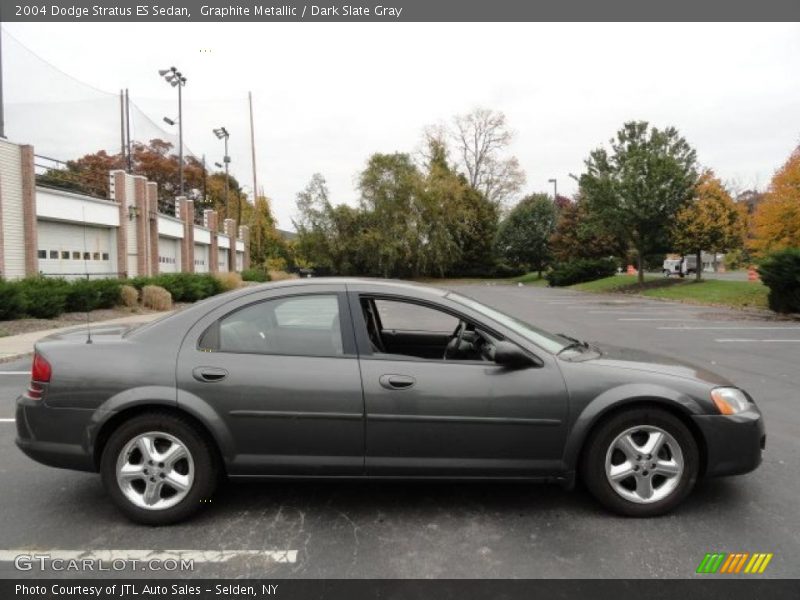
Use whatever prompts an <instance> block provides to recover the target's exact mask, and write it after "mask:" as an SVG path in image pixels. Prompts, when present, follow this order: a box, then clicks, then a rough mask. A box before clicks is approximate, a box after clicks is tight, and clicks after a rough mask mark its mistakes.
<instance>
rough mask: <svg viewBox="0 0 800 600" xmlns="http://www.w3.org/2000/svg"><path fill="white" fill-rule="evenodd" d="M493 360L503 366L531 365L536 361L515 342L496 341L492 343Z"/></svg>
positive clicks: (518, 366)
mask: <svg viewBox="0 0 800 600" xmlns="http://www.w3.org/2000/svg"><path fill="white" fill-rule="evenodd" d="M494 362H495V363H497V364H498V365H503V366H504V367H512V368H523V367H532V366H534V365H535V364H536V361H535V360H534V359H533V358H532V357H531V356H530V355H528V354H526V353H525V352H524V351H523V350H522V348H520V347H519V346H517V345H516V344H512V343H511V342H506V341H498V342H495V344H494Z"/></svg>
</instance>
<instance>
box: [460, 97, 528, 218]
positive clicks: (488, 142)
mask: <svg viewBox="0 0 800 600" xmlns="http://www.w3.org/2000/svg"><path fill="white" fill-rule="evenodd" d="M453 124H454V129H453V130H452V131H450V132H449V135H450V137H451V138H452V140H453V142H454V145H455V148H456V152H457V153H458V156H459V166H460V167H461V168H463V169H464V170H465V171H466V176H467V182H468V183H469V185H470V186H471V187H473V188H475V189H476V190H478V191H479V192H480V193H481V194H483V196H484V197H485V198H487V199H488V200H490V201H491V202H493V203H495V204H497V205H500V204H502V203H503V202H504V201H506V200H508V199H510V198H511V197H513V196H514V195H515V194H516V193H517V192H519V190H520V189H521V188H522V186H523V185H524V184H525V172H524V171H523V170H522V168H521V167H520V165H519V161H518V160H517V158H516V157H514V156H506V154H505V153H506V152H507V150H508V147H509V146H510V145H511V141H512V140H513V138H514V134H513V132H512V131H511V130H510V129H509V128H508V126H507V125H506V117H505V115H504V114H503V113H502V112H496V111H492V110H488V109H485V108H478V109H475V110H473V111H472V112H470V113H467V114H464V115H458V116H456V117H455V118H454V119H453Z"/></svg>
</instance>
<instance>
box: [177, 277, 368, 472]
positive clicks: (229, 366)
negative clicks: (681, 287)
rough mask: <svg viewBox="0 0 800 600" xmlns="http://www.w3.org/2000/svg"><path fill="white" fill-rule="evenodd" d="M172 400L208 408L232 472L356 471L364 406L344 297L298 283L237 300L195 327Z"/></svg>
mask: <svg viewBox="0 0 800 600" xmlns="http://www.w3.org/2000/svg"><path fill="white" fill-rule="evenodd" d="M178 388H179V396H178V402H179V404H186V405H191V406H194V407H195V410H202V411H207V412H208V411H211V417H210V418H209V416H208V415H207V416H206V420H212V421H214V420H217V423H218V424H221V425H220V427H221V429H222V431H223V432H224V435H225V436H226V438H227V439H226V440H225V441H226V442H227V443H223V444H221V445H222V446H223V451H226V450H227V452H228V454H229V456H228V457H227V458H228V461H229V473H230V474H231V475H340V474H350V475H354V474H355V475H358V474H362V473H363V468H364V457H363V453H364V421H363V413H364V404H363V397H362V393H361V378H360V374H359V365H358V359H357V357H356V353H355V346H354V342H353V334H352V326H351V323H350V318H349V311H348V309H347V306H346V298H345V295H344V294H343V293H341V292H340V291H339V286H332V285H319V286H313V287H312V286H304V287H303V288H302V293H296V292H295V293H292V292H291V288H283V289H281V290H272V291H270V292H264V293H263V294H254V295H252V296H246V297H244V298H239V299H237V300H236V301H234V302H232V303H231V304H230V305H229V306H225V307H222V308H218V309H216V310H215V311H214V313H213V314H211V315H208V316H207V317H206V318H205V319H203V320H201V321H200V322H199V323H198V325H197V326H195V327H194V328H193V329H192V331H190V334H189V335H188V336H187V338H186V341H185V342H184V344H183V347H182V349H181V353H180V357H179V361H178Z"/></svg>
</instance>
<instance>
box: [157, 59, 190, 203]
mask: <svg viewBox="0 0 800 600" xmlns="http://www.w3.org/2000/svg"><path fill="white" fill-rule="evenodd" d="M158 74H159V75H161V77H163V78H164V79H165V80H166V82H167V83H169V84H170V85H171V86H172V87H177V88H178V172H179V174H180V181H181V183H180V195H181V196H183V94H182V92H181V90H182V89H183V86H185V85H186V77H184V76H183V75H182V74H181V72H180V71H178V69H176V68H175V67H170V68H169V69H161V70H159V71H158ZM165 121H166V118H165Z"/></svg>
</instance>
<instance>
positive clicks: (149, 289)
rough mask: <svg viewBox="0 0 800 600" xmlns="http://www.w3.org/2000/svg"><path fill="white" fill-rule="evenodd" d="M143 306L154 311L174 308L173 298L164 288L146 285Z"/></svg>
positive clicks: (143, 292)
mask: <svg viewBox="0 0 800 600" xmlns="http://www.w3.org/2000/svg"><path fill="white" fill-rule="evenodd" d="M142 304H143V305H144V306H146V307H147V308H152V309H153V310H169V309H171V308H172V296H171V295H170V293H169V292H168V291H167V290H165V289H164V288H162V287H159V286H157V285H146V286H144V287H143V288H142Z"/></svg>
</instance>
